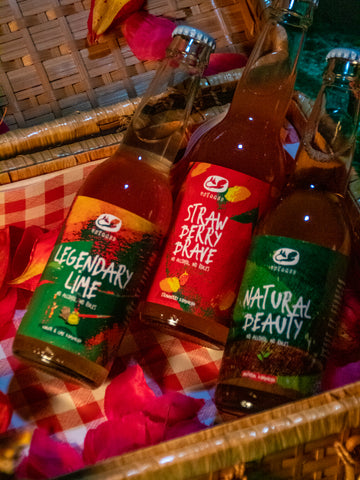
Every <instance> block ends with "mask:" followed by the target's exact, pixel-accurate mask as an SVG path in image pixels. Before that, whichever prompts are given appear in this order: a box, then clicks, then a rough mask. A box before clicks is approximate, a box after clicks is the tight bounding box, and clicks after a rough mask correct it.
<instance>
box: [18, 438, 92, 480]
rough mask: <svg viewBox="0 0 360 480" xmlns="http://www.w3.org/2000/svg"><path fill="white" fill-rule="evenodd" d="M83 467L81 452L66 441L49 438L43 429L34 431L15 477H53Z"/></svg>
mask: <svg viewBox="0 0 360 480" xmlns="http://www.w3.org/2000/svg"><path fill="white" fill-rule="evenodd" d="M83 467H84V462H83V460H82V455H81V453H80V452H79V451H78V450H77V449H75V448H74V447H72V446H71V445H70V444H68V443H63V442H59V441H57V440H54V439H53V438H51V437H50V436H49V435H48V433H47V432H46V431H45V430H43V429H36V430H35V431H34V434H33V437H32V440H31V444H30V449H29V454H28V456H27V457H25V458H24V460H23V461H22V462H21V463H20V465H19V466H18V468H17V470H16V478H27V479H36V480H38V479H47V478H54V477H58V476H61V475H65V474H67V473H71V472H73V471H75V470H79V469H80V468H83Z"/></svg>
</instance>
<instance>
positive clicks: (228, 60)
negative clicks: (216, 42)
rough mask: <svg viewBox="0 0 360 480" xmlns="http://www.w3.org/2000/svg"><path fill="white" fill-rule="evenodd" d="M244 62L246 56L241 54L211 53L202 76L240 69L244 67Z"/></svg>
mask: <svg viewBox="0 0 360 480" xmlns="http://www.w3.org/2000/svg"><path fill="white" fill-rule="evenodd" d="M246 62H247V57H246V55H243V54H241V53H212V54H211V55H210V59H209V65H208V66H207V67H206V69H205V72H204V76H209V75H215V74H217V73H221V72H227V71H229V70H235V69H237V68H242V67H244V66H245V65H246Z"/></svg>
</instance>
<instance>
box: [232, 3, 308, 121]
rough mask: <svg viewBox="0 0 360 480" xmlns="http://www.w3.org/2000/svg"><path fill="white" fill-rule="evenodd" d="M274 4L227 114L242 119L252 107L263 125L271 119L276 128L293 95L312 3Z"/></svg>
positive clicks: (283, 116)
mask: <svg viewBox="0 0 360 480" xmlns="http://www.w3.org/2000/svg"><path fill="white" fill-rule="evenodd" d="M274 3H275V7H274V8H271V9H270V10H271V11H270V14H269V19H268V21H267V22H266V24H265V26H264V28H263V30H262V32H261V33H260V36H259V38H258V40H257V42H256V44H255V46H254V49H253V51H252V53H251V55H250V57H249V60H248V62H247V65H246V67H245V69H244V72H243V75H242V77H241V79H240V80H239V82H238V85H237V88H236V91H235V94H234V97H233V101H232V103H231V107H230V110H229V114H230V115H244V114H247V113H248V112H249V111H251V110H250V107H252V109H253V110H254V108H255V110H256V114H257V115H258V116H259V117H262V118H263V119H264V121H269V119H271V121H272V122H274V123H276V125H277V126H278V127H279V128H280V127H281V126H282V124H283V121H284V118H285V115H286V112H287V108H288V106H289V102H290V100H291V96H292V93H293V89H294V84H295V80H296V71H297V65H298V60H299V56H300V53H301V50H302V47H303V43H304V39H305V34H306V31H307V29H308V26H309V25H310V24H311V21H312V16H313V8H314V3H313V2H311V1H299V0H295V1H294V2H291V5H290V6H289V7H288V8H286V7H285V6H284V3H285V4H287V3H288V2H284V1H283V0H281V1H279V2H277V3H276V2H274ZM256 107H257V108H256Z"/></svg>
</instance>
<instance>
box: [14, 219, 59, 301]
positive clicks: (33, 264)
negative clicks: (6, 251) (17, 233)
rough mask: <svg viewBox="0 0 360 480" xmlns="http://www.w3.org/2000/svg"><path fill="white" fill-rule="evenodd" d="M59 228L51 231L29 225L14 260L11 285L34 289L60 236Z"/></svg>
mask: <svg viewBox="0 0 360 480" xmlns="http://www.w3.org/2000/svg"><path fill="white" fill-rule="evenodd" d="M58 233H59V231H58V230H57V229H54V230H51V231H49V232H46V231H44V230H43V229H41V228H40V227H29V228H27V229H26V230H25V232H24V235H23V238H22V239H21V242H20V244H19V245H18V247H17V249H16V252H15V255H14V259H13V262H12V272H13V278H12V279H11V280H10V281H9V282H8V283H9V284H10V285H14V286H16V287H20V288H23V289H26V290H30V291H32V292H33V291H34V290H35V288H36V287H37V285H38V283H39V280H40V277H41V274H42V272H43V270H44V268H45V265H46V263H47V261H48V258H49V256H50V253H51V251H52V250H53V248H54V245H55V241H56V239H57V237H58ZM14 276H15V278H14Z"/></svg>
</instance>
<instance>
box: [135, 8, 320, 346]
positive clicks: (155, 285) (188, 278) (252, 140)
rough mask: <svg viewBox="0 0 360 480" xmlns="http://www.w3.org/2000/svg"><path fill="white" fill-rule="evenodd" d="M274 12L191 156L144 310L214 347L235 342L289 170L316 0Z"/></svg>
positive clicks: (145, 315) (166, 326) (163, 325)
mask: <svg viewBox="0 0 360 480" xmlns="http://www.w3.org/2000/svg"><path fill="white" fill-rule="evenodd" d="M273 6H274V10H272V11H271V12H272V13H271V14H269V17H268V18H269V19H268V21H267V22H266V24H265V26H264V28H263V30H262V32H261V34H260V36H259V38H258V40H257V42H256V44H255V46H254V49H253V51H252V53H251V56H250V58H249V60H248V63H247V65H246V67H245V70H244V72H243V75H242V77H241V78H240V80H239V83H238V85H237V88H236V91H235V93H234V97H233V100H232V103H231V105H230V108H229V111H228V113H227V114H226V116H225V117H224V118H223V119H222V120H221V121H220V122H219V123H217V124H216V125H215V126H213V127H212V128H211V129H210V130H208V131H207V132H206V133H204V134H203V135H202V136H201V137H200V138H199V140H198V141H197V143H195V144H194V146H192V148H191V149H190V151H189V152H188V153H187V155H186V159H185V161H184V163H183V165H190V169H189V171H188V173H187V175H186V178H185V181H184V182H183V184H182V186H181V188H180V191H179V194H178V197H177V201H176V205H175V213H174V221H173V223H172V227H171V229H170V233H169V236H168V238H167V240H166V243H165V246H164V248H163V251H162V255H161V258H160V262H159V264H158V267H157V270H156V272H155V276H154V277H153V282H152V285H151V287H150V290H149V292H148V295H147V297H146V299H145V301H144V302H143V304H142V305H141V307H140V316H141V319H142V320H143V321H144V322H146V323H148V324H149V325H152V326H154V327H157V328H159V329H161V330H165V331H167V332H169V333H172V334H173V335H175V336H178V337H180V338H183V339H185V340H188V341H192V342H196V343H198V344H200V345H203V346H206V347H212V348H218V349H221V348H223V347H224V345H225V342H226V338H227V335H228V330H229V324H230V318H231V312H232V309H233V306H234V302H235V299H236V294H237V291H238V288H239V285H240V282H241V277H242V272H243V269H244V266H245V262H246V258H247V254H248V250H249V247H250V242H251V237H252V233H253V227H254V225H255V224H256V223H257V221H258V220H259V218H261V217H262V216H263V215H264V214H265V212H266V211H267V210H268V209H269V208H271V207H272V206H273V205H274V203H275V202H276V201H277V199H278V198H279V195H280V191H281V189H282V188H283V186H284V184H285V182H286V178H287V174H288V173H289V172H288V171H287V169H286V168H287V166H286V160H285V153H284V149H283V145H282V144H281V129H282V126H283V122H284V120H285V116H286V112H287V108H288V105H289V102H290V100H291V96H292V92H293V88H294V83H295V78H296V68H297V62H298V58H299V55H300V52H301V48H302V43H303V39H304V35H305V32H306V30H307V27H308V26H309V24H310V23H311V19H312V11H313V8H314V3H313V2H303V1H302V0H299V1H298V0H295V1H294V2H291V3H290V4H289V2H286V1H285V2H282V1H281V0H280V1H276V2H274V3H273ZM224 185H225V186H224ZM222 189H223V190H222ZM226 189H227V190H226ZM208 253H209V254H210V256H207V255H208Z"/></svg>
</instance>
